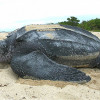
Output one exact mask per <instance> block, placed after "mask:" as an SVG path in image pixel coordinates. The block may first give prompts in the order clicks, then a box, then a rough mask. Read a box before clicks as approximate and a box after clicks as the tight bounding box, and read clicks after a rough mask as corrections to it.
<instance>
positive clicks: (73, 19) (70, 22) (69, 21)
mask: <svg viewBox="0 0 100 100" xmlns="http://www.w3.org/2000/svg"><path fill="white" fill-rule="evenodd" d="M79 22H80V20H78V19H77V18H76V17H73V16H72V17H70V18H67V24H68V25H71V26H78V24H79Z"/></svg>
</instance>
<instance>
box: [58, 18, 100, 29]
mask: <svg viewBox="0 0 100 100" xmlns="http://www.w3.org/2000/svg"><path fill="white" fill-rule="evenodd" d="M79 22H80V20H78V19H77V18H76V17H73V16H72V17H70V18H67V21H63V22H59V24H61V25H71V26H78V27H80V28H83V29H85V30H89V31H90V30H100V19H99V18H96V19H91V20H89V21H82V22H81V23H79Z"/></svg>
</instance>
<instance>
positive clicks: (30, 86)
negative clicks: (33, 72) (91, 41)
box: [0, 32, 100, 100]
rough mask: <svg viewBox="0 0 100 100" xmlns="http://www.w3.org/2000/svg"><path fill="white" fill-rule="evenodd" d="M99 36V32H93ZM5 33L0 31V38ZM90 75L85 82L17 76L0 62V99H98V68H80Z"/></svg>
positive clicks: (99, 96) (99, 90) (99, 71)
mask: <svg viewBox="0 0 100 100" xmlns="http://www.w3.org/2000/svg"><path fill="white" fill-rule="evenodd" d="M93 34H95V35H97V36H98V37H99V38H100V32H93ZM7 35H8V34H7V33H0V39H4V38H6V36H7ZM79 70H81V71H83V72H85V73H86V74H87V75H90V76H91V78H92V79H91V81H90V82H88V83H86V84H77V83H70V82H62V81H50V80H31V79H22V78H19V77H18V76H17V75H16V74H15V73H13V71H12V69H11V67H10V65H9V64H0V100H100V70H99V69H96V68H95V69H91V68H80V69H79Z"/></svg>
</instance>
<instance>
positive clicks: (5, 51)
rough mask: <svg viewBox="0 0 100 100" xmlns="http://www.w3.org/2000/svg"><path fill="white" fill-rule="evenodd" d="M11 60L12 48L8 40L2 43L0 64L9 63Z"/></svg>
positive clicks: (0, 45) (0, 43)
mask: <svg viewBox="0 0 100 100" xmlns="http://www.w3.org/2000/svg"><path fill="white" fill-rule="evenodd" d="M10 59H11V48H10V47H9V46H8V45H7V43H6V40H1V41H0V62H9V61H10Z"/></svg>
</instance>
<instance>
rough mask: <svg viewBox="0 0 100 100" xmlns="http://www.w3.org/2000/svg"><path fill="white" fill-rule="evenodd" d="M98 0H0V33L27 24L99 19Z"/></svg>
mask: <svg viewBox="0 0 100 100" xmlns="http://www.w3.org/2000/svg"><path fill="white" fill-rule="evenodd" d="M99 10H100V0H0V31H13V30H15V29H17V28H20V27H22V26H25V25H29V24H46V23H57V22H60V21H66V20H67V18H68V17H70V16H75V17H77V18H78V19H79V20H81V21H83V20H90V19H94V18H100V11H99Z"/></svg>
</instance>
